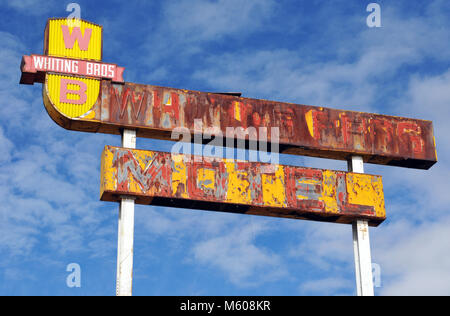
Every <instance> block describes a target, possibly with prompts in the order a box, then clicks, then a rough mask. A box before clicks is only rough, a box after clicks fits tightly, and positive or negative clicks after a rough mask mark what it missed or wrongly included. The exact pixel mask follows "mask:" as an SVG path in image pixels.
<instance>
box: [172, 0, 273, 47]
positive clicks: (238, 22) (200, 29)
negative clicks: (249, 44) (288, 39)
mask: <svg viewBox="0 0 450 316" xmlns="http://www.w3.org/2000/svg"><path fill="white" fill-rule="evenodd" d="M275 4H276V2H275V1H272V0H264V1H261V0H248V1H239V0H218V1H209V0H200V1H189V0H179V1H171V2H168V3H167V4H166V7H165V9H164V11H165V16H164V21H165V24H167V25H168V27H169V30H170V31H171V32H172V34H173V35H177V36H179V37H180V38H182V40H186V41H199V40H202V41H203V40H219V39H221V38H222V37H223V36H227V35H230V34H236V33H238V34H239V35H241V36H242V35H243V34H248V33H250V32H252V31H254V30H256V29H257V28H258V27H260V26H261V24H262V23H263V22H264V21H265V20H266V19H267V18H268V17H270V15H271V13H272V10H273V7H274V6H275Z"/></svg>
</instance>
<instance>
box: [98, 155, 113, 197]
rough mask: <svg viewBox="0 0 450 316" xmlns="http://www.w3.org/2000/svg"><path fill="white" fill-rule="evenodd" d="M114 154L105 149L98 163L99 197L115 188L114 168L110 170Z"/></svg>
mask: <svg viewBox="0 0 450 316" xmlns="http://www.w3.org/2000/svg"><path fill="white" fill-rule="evenodd" d="M113 159H114V154H113V153H112V152H111V151H110V150H109V149H108V147H105V149H104V150H103V154H102V156H101V162H100V176H101V179H100V196H102V195H103V192H104V191H107V190H115V189H116V187H117V183H116V181H117V180H116V179H117V177H116V170H117V169H116V168H112V167H111V166H112V165H113Z"/></svg>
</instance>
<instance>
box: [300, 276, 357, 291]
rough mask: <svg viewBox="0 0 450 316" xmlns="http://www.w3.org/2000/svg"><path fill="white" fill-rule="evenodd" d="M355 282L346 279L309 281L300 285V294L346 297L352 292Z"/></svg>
mask: <svg viewBox="0 0 450 316" xmlns="http://www.w3.org/2000/svg"><path fill="white" fill-rule="evenodd" d="M353 288H354V282H351V281H350V280H348V279H345V278H339V277H336V278H325V279H319V280H314V281H307V282H305V283H303V284H301V285H300V292H301V293H307V294H308V295H339V294H340V293H342V294H343V295H344V293H345V294H347V293H348V292H352V290H353Z"/></svg>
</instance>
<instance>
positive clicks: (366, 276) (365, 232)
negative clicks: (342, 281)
mask: <svg viewBox="0 0 450 316" xmlns="http://www.w3.org/2000/svg"><path fill="white" fill-rule="evenodd" d="M348 169H349V171H351V172H356V173H364V161H363V158H362V157H361V156H353V157H352V158H351V160H349V161H348ZM352 230H353V252H354V255H355V272H356V292H357V295H358V296H374V290H373V279H372V259H371V255H370V239H369V224H368V221H367V220H357V221H356V222H354V223H353V225H352Z"/></svg>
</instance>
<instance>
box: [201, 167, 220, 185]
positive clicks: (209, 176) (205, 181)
mask: <svg viewBox="0 0 450 316" xmlns="http://www.w3.org/2000/svg"><path fill="white" fill-rule="evenodd" d="M215 175H216V173H215V172H214V170H211V169H206V168H202V169H198V170H197V186H198V187H203V188H205V189H212V190H214V189H215V185H214V184H215V182H216V181H215Z"/></svg>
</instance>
